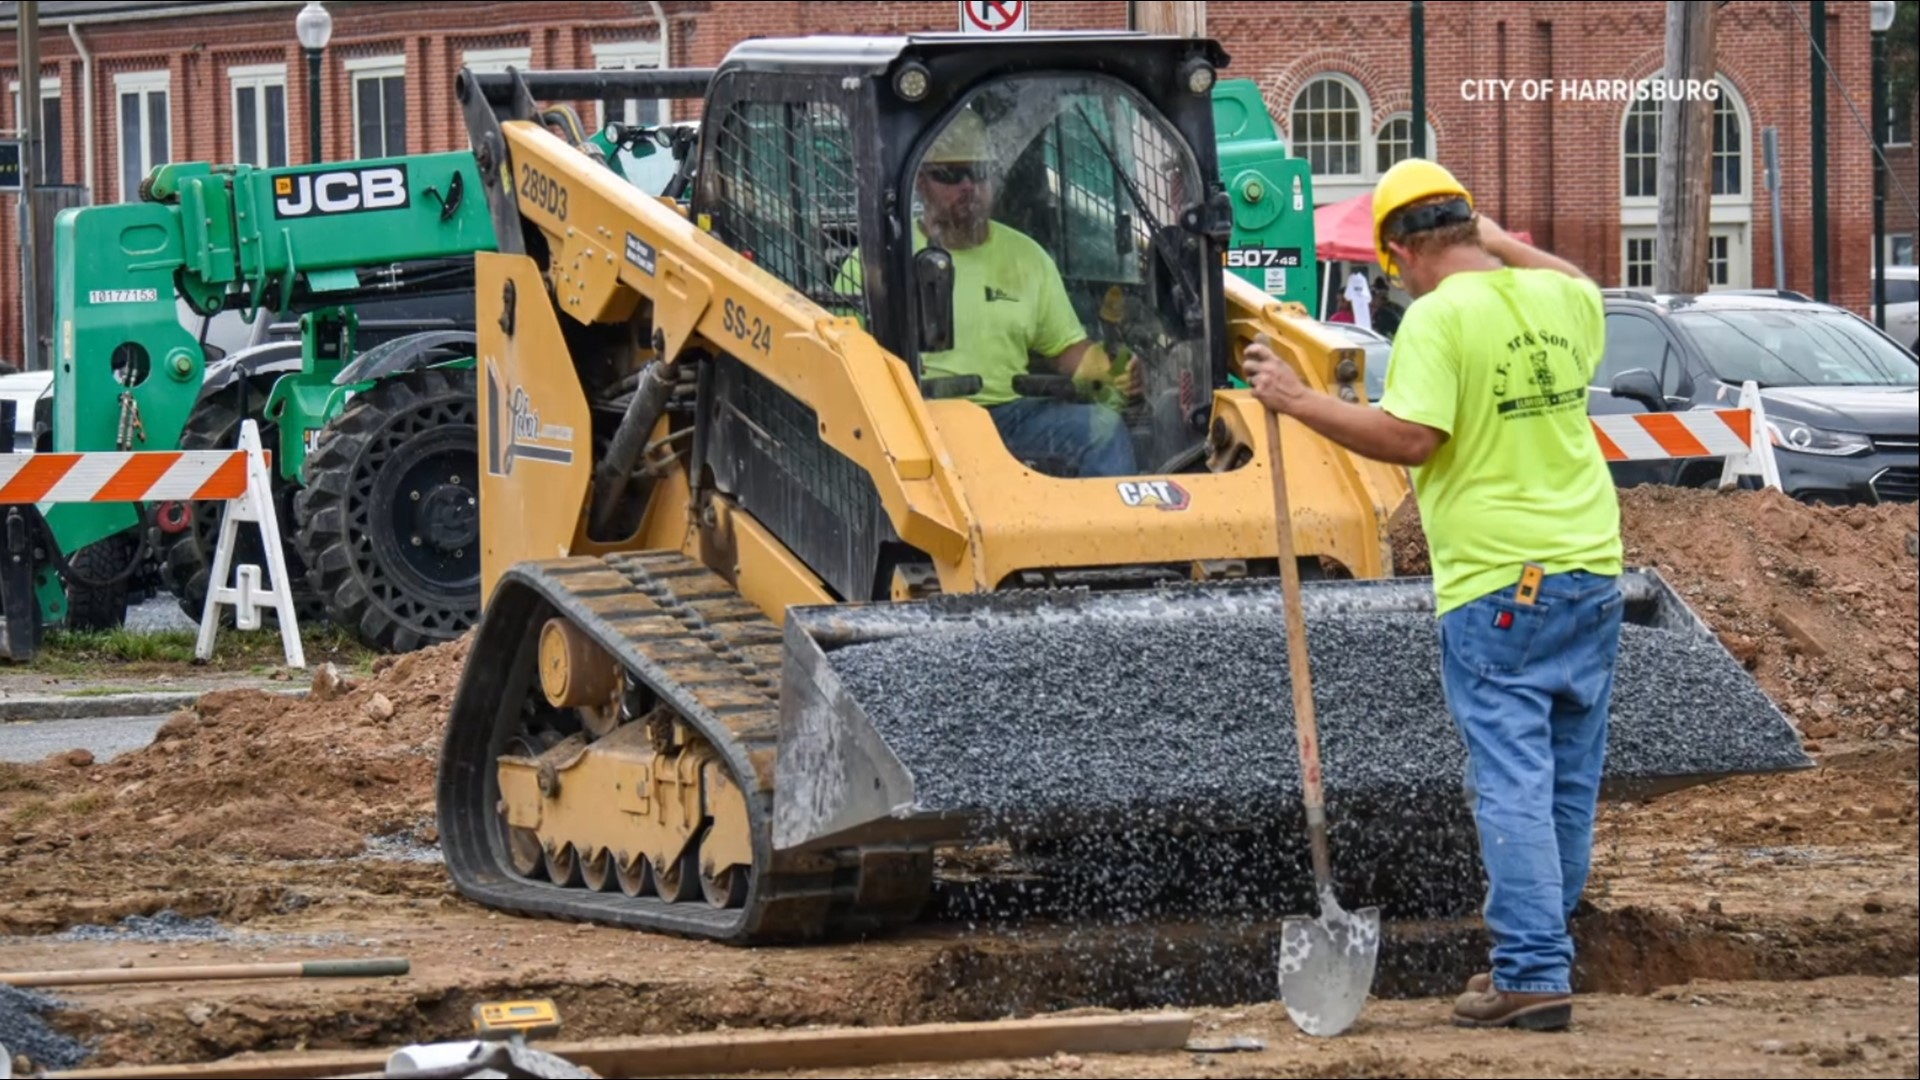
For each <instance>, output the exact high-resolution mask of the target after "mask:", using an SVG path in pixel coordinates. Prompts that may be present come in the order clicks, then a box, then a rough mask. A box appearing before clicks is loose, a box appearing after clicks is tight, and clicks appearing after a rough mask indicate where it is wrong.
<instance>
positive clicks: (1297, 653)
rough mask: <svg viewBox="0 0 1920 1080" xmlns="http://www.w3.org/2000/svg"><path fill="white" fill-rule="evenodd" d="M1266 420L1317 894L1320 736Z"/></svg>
mask: <svg viewBox="0 0 1920 1080" xmlns="http://www.w3.org/2000/svg"><path fill="white" fill-rule="evenodd" d="M1264 412H1265V413H1266V417H1267V461H1268V471H1270V472H1272V473H1273V512H1274V530H1275V531H1276V532H1277V533H1278V534H1279V536H1280V586H1281V590H1282V595H1283V596H1284V598H1285V601H1286V603H1285V605H1284V606H1285V608H1286V615H1287V661H1288V663H1289V664H1290V665H1291V667H1292V674H1293V722H1294V735H1295V739H1296V741H1297V742H1298V743H1299V746H1300V787H1301V790H1302V791H1303V792H1304V793H1305V795H1306V803H1307V836H1308V839H1309V840H1311V841H1312V844H1313V879H1314V883H1315V885H1317V886H1318V887H1319V888H1320V889H1323V890H1324V889H1326V888H1330V887H1331V886H1332V884H1333V863H1332V860H1331V859H1330V858H1329V857H1328V854H1327V810H1326V797H1325V795H1324V793H1323V792H1322V789H1321V786H1320V733H1319V726H1318V725H1317V724H1316V723H1315V722H1314V718H1313V677H1312V674H1311V671H1310V668H1311V665H1310V664H1309V663H1308V658H1307V618H1306V614H1305V613H1304V612H1302V611H1301V610H1300V564H1299V561H1298V560H1297V559H1296V558H1295V557H1294V553H1293V511H1292V508H1291V507H1290V506H1289V505H1288V504H1287V470H1286V465H1285V463H1284V462H1283V461H1282V460H1281V455H1280V420H1279V417H1278V416H1276V415H1275V414H1274V412H1273V410H1271V409H1266V410H1264Z"/></svg>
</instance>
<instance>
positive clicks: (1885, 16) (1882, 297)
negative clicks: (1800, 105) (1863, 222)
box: [1869, 0, 1894, 330]
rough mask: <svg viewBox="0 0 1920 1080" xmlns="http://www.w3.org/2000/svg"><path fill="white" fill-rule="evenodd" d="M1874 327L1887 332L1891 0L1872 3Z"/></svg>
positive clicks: (1892, 6) (1879, 0) (1874, 0)
mask: <svg viewBox="0 0 1920 1080" xmlns="http://www.w3.org/2000/svg"><path fill="white" fill-rule="evenodd" d="M1869 8H1870V9H1871V16H1870V18H1871V25H1872V27H1873V325H1875V326H1878V327H1879V328H1880V329H1882V330H1885V329H1886V328H1887V163H1886V156H1885V155H1886V144H1887V31H1888V30H1891V29H1893V14H1894V5H1893V0H1873V2H1872V4H1870V5H1869Z"/></svg>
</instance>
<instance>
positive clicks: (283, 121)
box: [227, 64, 293, 168]
mask: <svg viewBox="0 0 1920 1080" xmlns="http://www.w3.org/2000/svg"><path fill="white" fill-rule="evenodd" d="M227 86H228V90H227V95H228V101H227V104H228V106H229V107H230V108H231V109H232V110H233V160H234V161H236V162H239V161H246V159H245V158H244V157H242V156H241V153H240V91H241V90H243V89H251V90H252V91H253V92H254V94H255V102H256V107H255V110H254V115H253V121H254V137H255V138H256V139H257V140H258V145H259V147H260V160H259V161H253V162H247V163H248V164H250V165H257V166H259V167H261V168H267V167H268V165H267V162H268V161H269V160H271V159H270V158H269V157H268V156H267V153H268V150H267V130H268V127H267V88H268V87H271V86H278V87H279V88H280V110H281V113H282V115H281V117H280V132H281V135H282V137H283V138H285V139H286V140H287V142H288V143H289V144H291V143H292V141H293V140H292V134H293V129H292V127H290V126H289V122H290V120H291V119H292V118H291V117H289V116H286V115H285V113H286V111H287V104H288V102H289V101H291V100H292V97H291V95H290V94H289V93H288V91H287V65H285V64H254V65H250V66H247V67H230V68H228V69H227ZM280 149H281V153H282V156H284V157H285V158H286V159H287V161H288V162H291V161H292V160H293V147H292V146H291V145H287V146H283V147H281V148H280ZM283 164H284V162H283Z"/></svg>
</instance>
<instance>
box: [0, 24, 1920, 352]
mask: <svg viewBox="0 0 1920 1080" xmlns="http://www.w3.org/2000/svg"><path fill="white" fill-rule="evenodd" d="M17 7H18V5H16V4H4V5H0V71H3V72H4V76H5V78H6V79H7V80H8V85H9V88H10V89H12V93H10V94H9V95H7V96H6V97H5V98H3V99H0V108H4V117H3V118H0V127H5V128H8V129H14V130H17V129H18V128H19V126H20V115H21V114H20V107H19V101H18V96H19V91H18V85H19V83H18V70H17V69H18V62H17V57H18V52H17V42H18V38H17V31H16V21H17V17H16V14H15V9H16V8H17ZM300 7H301V4H300V3H299V0H291V2H264V3H228V2H209V3H201V4H166V3H105V4H76V3H58V2H46V3H42V4H40V6H39V9H40V52H41V57H42V69H41V80H42V82H41V97H42V102H43V116H44V117H45V118H46V124H47V126H46V136H45V140H46V163H47V170H48V173H49V175H48V176H47V177H46V178H45V179H44V180H43V181H42V183H64V184H68V185H81V186H83V187H84V188H86V189H87V191H88V192H89V194H90V200H88V201H92V202H112V201H120V200H125V199H129V198H135V197H137V189H138V181H139V177H140V176H142V175H143V174H144V173H145V171H146V170H147V169H148V168H150V167H151V166H153V165H155V164H157V163H161V162H166V161H194V160H213V161H235V160H247V161H253V162H257V163H260V164H280V163H295V164H298V163H301V162H304V161H306V160H307V146H308V130H307V122H306V117H307V93H308V80H307V62H306V58H305V55H304V53H303V52H302V50H301V49H300V47H299V45H298V43H297V42H296V40H295V37H294V16H295V15H296V13H297V12H298V11H299V9H300ZM1128 7H1129V5H1128V4H1127V3H1125V2H1124V0H1078V2H1070V0H1032V2H1031V4H1030V8H1031V15H1030V20H1031V23H1030V27H1031V29H1034V30H1046V29H1062V28H1080V29H1085V28H1122V27H1125V26H1126V25H1127V19H1128ZM1609 9H1610V10H1609ZM330 11H331V13H332V16H333V35H332V40H331V42H330V43H329V45H328V47H327V50H326V52H325V56H324V76H323V79H322V85H321V101H322V103H323V105H324V107H325V120H324V124H323V127H324V132H323V136H324V149H325V154H326V156H327V158H329V159H344V158H352V157H366V156H378V155H381V154H395V153H417V152H423V151H439V150H451V149H459V148H464V147H465V146H466V137H465V131H464V128H463V126H462V124H461V122H460V120H459V116H458V112H457V110H456V109H455V107H454V102H453V99H452V90H453V79H454V74H455V72H456V71H457V70H458V69H459V67H460V65H461V64H462V63H466V64H471V65H474V66H475V67H484V68H489V69H494V70H497V69H499V68H502V67H504V66H505V65H507V64H516V65H520V66H523V67H531V68H534V69H547V68H580V67H587V68H592V67H634V66H648V65H656V64H671V65H674V66H690V67H705V66H712V65H715V64H717V63H718V62H719V61H720V60H721V59H722V57H724V55H725V54H726V52H727V50H728V49H729V48H730V47H732V46H733V45H734V44H735V43H737V42H739V41H741V40H743V39H745V38H748V37H753V36H760V35H778V34H810V33H875V32H881V33H884V32H899V31H908V30H927V29H931V30H953V29H956V28H957V25H958V18H959V16H958V10H957V5H955V4H953V3H951V2H948V0H939V2H934V0H925V2H917V3H903V2H886V3H862V4H827V3H807V2H777V0H772V2H759V3H733V2H722V0H713V2H679V0H666V2H664V3H647V2H631V3H588V2H565V0H552V2H549V3H545V4H539V5H533V4H526V3H461V4H451V3H405V2H388V0H336V2H334V3H332V4H331V5H330ZM1826 12H1827V26H1826V53H1827V55H1828V57H1830V59H1831V61H1832V64H1833V69H1834V75H1833V81H1830V82H1829V83H1828V87H1827V114H1828V115H1827V131H1828V170H1827V177H1828V184H1827V207H1828V237H1829V245H1828V260H1829V261H1828V266H1829V294H1830V296H1831V298H1832V299H1833V300H1834V301H1835V302H1837V303H1841V304H1844V305H1846V306H1848V307H1850V308H1852V309H1853V310H1855V311H1859V312H1862V313H1866V312H1867V311H1868V309H1869V305H1870V296H1871V291H1870V289H1871V274H1872V265H1873V263H1872V240H1871V238H1872V221H1873V217H1872V214H1873V206H1872V192H1873V187H1872V184H1873V179H1872V176H1873V174H1872V154H1871V143H1870V138H1869V134H1868V132H1867V131H1865V130H1864V129H1863V128H1862V127H1861V125H1860V123H1859V122H1858V121H1857V120H1856V116H1858V117H1859V118H1864V117H1865V116H1866V115H1867V112H1868V102H1869V101H1870V92H1871V88H1870V86H1869V81H1870V80H1869V72H1870V66H1869V65H1870V57H1871V52H1870V37H1869V29H1868V5H1867V4H1866V3H1865V2H1864V0H1836V2H1833V3H1828V4H1827V5H1826ZM661 13H664V14H665V16H666V25H665V27H663V26H662V25H661V20H660V18H659V16H660V14H661ZM1807 17H1808V5H1806V4H1790V5H1780V4H1731V5H1727V6H1725V7H1723V8H1721V9H1720V11H1719V20H1720V23H1719V36H1718V40H1717V55H1718V57H1719V64H1718V67H1719V85H1720V86H1721V87H1724V88H1725V89H1726V91H1727V93H1726V94H1725V95H1724V96H1723V97H1722V99H1721V103H1720V105H1718V106H1717V110H1718V111H1717V112H1716V121H1715V126H1716V130H1717V138H1716V151H1715V169H1714V173H1715V191H1716V194H1715V198H1714V200H1713V225H1712V230H1713V232H1712V235H1713V242H1712V243H1713V250H1712V262H1711V265H1712V273H1713V277H1714V280H1715V282H1716V283H1717V284H1720V285H1723V286H1727V287H1740V286H1762V287H1764V286H1770V285H1772V284H1773V282H1774V280H1775V276H1774V257H1773V232H1774V229H1773V226H1772V222H1771V204H1770V197H1769V192H1768V189H1767V187H1766V170H1765V163H1764V156H1763V141H1762V136H1763V132H1764V131H1765V130H1766V129H1768V128H1774V129H1777V130H1778V134H1779V146H1780V158H1781V166H1782V176H1781V182H1782V189H1781V202H1782V209H1783V218H1784V221H1785V229H1784V230H1783V232H1784V240H1785V243H1784V249H1785V260H1784V262H1785V267H1786V273H1785V281H1786V285H1787V287H1788V288H1792V289H1798V290H1801V291H1805V292H1809V293H1811V292H1812V291H1813V290H1814V278H1813V263H1812V252H1813V236H1812V220H1811V217H1812V215H1811V206H1812V203H1811V197H1812V194H1811V187H1810V177H1811V164H1812V162H1811V154H1810V148H1811V134H1810V132H1811V105H1810V100H1811V93H1810V86H1811V81H1810V76H1811V63H1810V52H1811V50H1810V48H1809V41H1808V37H1807V24H1806V19H1807ZM1664 18H1665V5H1664V4H1660V3H1652V2H1643V0H1634V2H1628V0H1620V2H1618V3H1614V4H1611V5H1604V6H1603V5H1599V4H1584V3H1545V2H1525V0H1509V2H1484V3H1476V4H1428V5H1426V16H1425V20H1426V48H1427V53H1426V73H1427V88H1426V96H1427V112H1428V117H1427V123H1428V125H1429V126H1428V131H1429V144H1428V146H1429V154H1430V155H1432V156H1435V157H1437V158H1438V159H1439V160H1440V161H1441V162H1443V163H1444V164H1446V165H1447V166H1448V167H1450V168H1451V169H1453V170H1454V171H1455V172H1456V173H1457V174H1458V175H1459V176H1460V177H1461V179H1462V180H1463V181H1465V182H1466V183H1467V184H1468V185H1469V187H1471V188H1472V189H1473V191H1474V193H1475V195H1476V198H1477V200H1478V202H1479V205H1480V206H1481V207H1482V208H1484V209H1486V210H1487V211H1489V212H1490V213H1492V214H1493V215H1494V216H1495V217H1496V219H1497V220H1499V221H1500V222H1502V223H1503V224H1505V225H1507V226H1508V227H1509V228H1514V229H1523V230H1526V231H1528V232H1530V233H1532V235H1533V237H1534V238H1535V241H1536V242H1537V243H1539V244H1541V245H1542V246H1545V247H1548V248H1550V249H1552V250H1554V251H1556V252H1558V253H1560V254H1562V255H1565V256H1567V257H1569V258H1572V259H1574V260H1576V261H1577V262H1579V263H1580V264H1581V265H1583V266H1585V267H1587V268H1589V270H1590V272H1592V273H1594V274H1595V275H1596V276H1597V277H1599V278H1601V279H1602V280H1603V281H1605V282H1606V283H1608V284H1615V285H1641V284H1651V280H1652V279H1651V257H1652V244H1653V235H1654V220H1655V213H1656V208H1657V195H1656V193H1655V192H1654V190H1653V187H1652V182H1653V179H1654V177H1655V176H1656V169H1655V159H1654V157H1653V152H1654V151H1655V150H1657V147H1658V139H1657V126H1658V112H1657V107H1656V106H1655V105H1653V103H1651V102H1649V103H1647V104H1646V105H1645V106H1643V107H1636V106H1634V105H1633V103H1632V102H1631V101H1629V100H1625V99H1623V98H1620V97H1616V96H1611V95H1609V94H1607V91H1609V90H1611V89H1613V87H1612V85H1611V84H1613V83H1614V82H1615V81H1616V80H1636V79H1642V78H1647V77H1651V76H1656V75H1657V74H1658V72H1659V68H1660V65H1661V60H1662V37H1663V32H1664ZM1207 30H1208V33H1209V34H1210V35H1211V36H1213V37H1215V38H1218V39H1219V40H1220V41H1221V42H1223V44H1224V45H1225V47H1226V49H1227V51H1228V52H1229V53H1230V54H1231V56H1232V64H1231V66H1230V67H1229V69H1228V70H1227V71H1226V72H1225V74H1226V75H1227V76H1228V77H1251V78H1254V79H1257V80H1259V82H1260V84H1261V86H1262V88H1263V90H1264V92H1265V95H1266V98H1267V102H1268V104H1269V107H1270V108H1271V110H1272V112H1273V114H1274V116H1275V117H1276V118H1277V119H1278V121H1279V122H1280V125H1281V128H1282V131H1283V133H1285V134H1286V136H1287V137H1288V138H1289V140H1290V143H1291V145H1292V146H1293V148H1294V150H1295V152H1296V153H1299V154H1302V155H1305V156H1307V157H1309V158H1310V159H1311V160H1312V161H1313V163H1314V166H1315V170H1316V180H1315V199H1316V202H1321V203H1324V202H1330V201H1334V200H1337V199H1340V198H1344V197H1346V196H1348V195H1351V194H1355V193H1358V192H1361V191H1366V190H1369V189H1370V188H1371V186H1372V183H1373V181H1374V179H1375V178H1376V177H1377V176H1378V175H1379V173H1380V172H1381V170H1382V169H1383V168H1385V167H1386V166H1387V165H1388V164H1390V163H1391V162H1392V161H1393V160H1397V158H1398V157H1400V156H1405V155H1406V154H1407V153H1408V151H1409V150H1410V147H1411V143H1412V139H1411V130H1412V129H1411V125H1410V122H1409V119H1408V117H1409V110H1410V107H1411V80H1410V64H1409V55H1410V47H1409V41H1410V27H1409V5H1408V4H1405V3H1399V2H1393V3H1387V2H1357V3H1327V4H1285V5H1282V4H1272V3H1236V2H1223V0H1214V2H1213V3H1211V4H1208V5H1207ZM1485 80H1506V82H1504V83H1498V84H1495V85H1499V86H1504V87H1505V92H1504V93H1498V92H1496V93H1492V94H1489V93H1487V92H1486V85H1487V84H1486V83H1485ZM1542 86H1545V87H1551V88H1552V91H1553V92H1552V93H1548V94H1539V93H1533V94H1529V92H1528V88H1529V87H1534V88H1538V87H1542ZM1582 88H1586V90H1587V93H1586V94H1584V95H1583V94H1582V93H1581V90H1582ZM1596 89H1597V90H1599V91H1600V95H1599V96H1595V94H1594V93H1593V91H1594V90H1596ZM1530 97H1532V98H1535V100H1529V98H1530ZM692 104H693V103H690V102H688V103H679V108H680V109H681V110H682V115H684V114H685V110H687V109H688V108H689V107H690V106H691V105H692ZM581 106H582V117H583V119H584V120H586V121H587V122H588V123H590V124H593V123H598V122H599V121H600V120H601V119H602V116H601V112H602V111H603V110H601V109H600V108H599V107H597V106H596V105H594V104H591V103H581ZM656 107H657V106H656ZM632 108H633V109H634V110H637V109H638V107H637V106H635V107H632ZM1912 114H1913V111H1912V109H1911V108H1908V109H1906V110H1904V112H1903V114H1902V115H1903V116H1904V117H1905V118H1906V121H1907V122H1906V124H1905V125H1904V126H1905V128H1906V131H1905V133H1904V138H1903V139H1902V140H1901V141H1903V142H1904V143H1905V146H1906V148H1905V149H1904V150H1896V151H1895V155H1896V156H1895V158H1894V160H1895V161H1896V162H1899V163H1903V165H1902V166H1901V167H1903V168H1904V173H1903V174H1902V175H1904V177H1905V181H1904V182H1905V183H1906V184H1907V190H1908V191H1909V192H1913V191H1914V190H1915V189H1914V175H1915V174H1914V169H1913V161H1914V159H1913V156H1912V149H1911V144H1912V141H1913V139H1912ZM1902 155H1903V156H1902ZM1890 192H1891V193H1890V196H1889V200H1888V205H1887V225H1888V233H1889V234H1890V237H1891V239H1890V241H1889V245H1888V246H1889V250H1890V251H1892V252H1895V253H1897V255H1896V257H1898V258H1903V259H1904V261H1911V260H1912V251H1913V237H1914V236H1915V234H1916V233H1920V223H1916V221H1915V220H1914V216H1913V214H1912V213H1911V212H1910V211H1909V209H1908V207H1907V204H1906V202H1905V201H1904V200H1903V199H1902V198H1901V197H1900V195H1899V194H1898V192H1897V189H1893V188H1890ZM18 202H19V200H18V198H17V197H15V196H12V195H0V204H4V205H3V207H0V358H6V359H10V360H16V362H17V358H18V357H19V356H20V355H21V353H22V349H21V345H20V342H21V337H20V335H21V321H22V320H21V312H20V300H19V295H20V259H19V255H18V242H19V241H18V234H19V215H18V209H17V207H18ZM45 334H46V328H42V335H43V337H44V335H45Z"/></svg>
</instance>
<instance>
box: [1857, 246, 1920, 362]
mask: <svg viewBox="0 0 1920 1080" xmlns="http://www.w3.org/2000/svg"><path fill="white" fill-rule="evenodd" d="M1867 304H1868V310H1869V311H1871V310H1872V304H1873V300H1872V299H1871V298H1869V299H1868V300H1867ZM1882 329H1884V330H1885V331H1886V332H1887V334H1888V335H1889V336H1890V337H1892V338H1893V340H1895V341H1897V342H1899V343H1900V344H1902V345H1905V346H1906V347H1907V348H1908V349H1910V350H1912V351H1913V352H1916V353H1920V267H1915V266H1889V267H1887V322H1886V325H1885V326H1884V327H1882Z"/></svg>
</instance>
